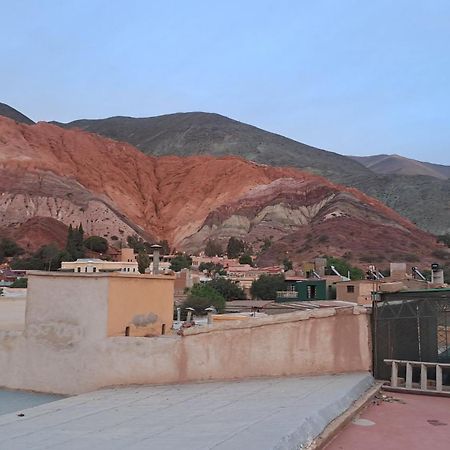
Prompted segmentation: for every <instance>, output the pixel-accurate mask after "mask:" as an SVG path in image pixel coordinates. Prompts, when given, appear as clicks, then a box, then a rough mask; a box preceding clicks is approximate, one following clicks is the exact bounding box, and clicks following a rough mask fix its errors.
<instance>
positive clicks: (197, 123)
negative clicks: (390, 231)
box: [58, 112, 450, 235]
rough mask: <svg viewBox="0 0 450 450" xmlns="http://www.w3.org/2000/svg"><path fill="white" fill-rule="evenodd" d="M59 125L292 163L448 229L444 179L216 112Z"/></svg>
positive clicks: (191, 151)
mask: <svg viewBox="0 0 450 450" xmlns="http://www.w3.org/2000/svg"><path fill="white" fill-rule="evenodd" d="M58 125H60V126H63V127H66V128H79V129H82V130H86V131H89V132H93V133H97V134H100V135H102V136H106V137H110V138H112V139H115V140H118V141H124V142H128V143H130V144H132V145H134V146H136V147H137V148H139V149H140V150H141V151H143V152H144V153H146V154H151V155H157V156H160V155H179V156H188V155H204V154H208V155H214V156H223V155H236V156H239V157H242V158H245V159H248V160H251V161H255V162H258V163H261V164H270V165H274V166H291V167H297V168H300V169H303V170H307V171H309V172H311V173H314V174H318V175H322V176H324V177H327V178H328V179H330V180H331V181H333V182H335V183H342V184H345V185H347V186H351V187H355V188H357V189H359V190H361V191H363V192H365V193H366V194H368V195H370V196H373V197H376V198H378V199H379V200H381V201H382V202H384V203H385V204H386V205H387V206H389V207H391V208H394V209H395V210H396V211H398V212H399V213H400V214H402V215H403V216H404V217H406V218H408V219H410V220H411V221H413V222H414V223H415V224H417V226H419V227H420V228H422V229H424V230H426V231H429V232H431V233H434V234H438V235H440V234H445V233H448V232H450V180H449V179H441V178H442V177H440V178H436V177H435V176H430V175H429V174H426V173H424V174H423V175H420V176H419V177H418V176H416V174H414V176H409V175H400V174H398V173H395V174H379V173H376V172H375V171H373V170H371V168H367V167H365V165H364V164H360V161H359V160H356V161H355V160H354V159H352V158H350V157H346V156H342V155H339V154H336V153H332V152H328V151H325V150H320V149H317V148H314V147H310V146H308V145H305V144H302V143H300V142H296V141H294V140H292V139H288V138H285V137H283V136H280V135H277V134H274V133H269V132H267V131H264V130H261V129H259V128H256V127H254V126H251V125H247V124H244V123H241V122H238V121H235V120H232V119H229V118H227V117H224V116H221V115H219V114H211V113H202V112H193V113H178V114H169V115H164V116H158V117H149V118H132V117H111V118H108V119H98V120H77V121H74V122H70V123H68V124H58ZM362 162H363V163H364V161H362ZM433 173H434V172H433Z"/></svg>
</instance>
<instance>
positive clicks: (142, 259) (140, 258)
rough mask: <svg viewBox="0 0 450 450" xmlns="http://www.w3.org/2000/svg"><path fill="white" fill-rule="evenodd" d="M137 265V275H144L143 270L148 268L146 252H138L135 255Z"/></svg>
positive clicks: (148, 258) (148, 260) (148, 261)
mask: <svg viewBox="0 0 450 450" xmlns="http://www.w3.org/2000/svg"><path fill="white" fill-rule="evenodd" d="M136 259H137V263H138V270H139V273H145V270H146V269H147V268H148V267H149V266H150V257H149V256H148V255H147V253H146V252H140V253H138V255H137V258H136Z"/></svg>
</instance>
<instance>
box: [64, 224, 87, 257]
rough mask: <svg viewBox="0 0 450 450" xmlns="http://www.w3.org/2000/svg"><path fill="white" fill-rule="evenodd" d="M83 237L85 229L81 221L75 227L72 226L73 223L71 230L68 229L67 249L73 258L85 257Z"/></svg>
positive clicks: (70, 226)
mask: <svg viewBox="0 0 450 450" xmlns="http://www.w3.org/2000/svg"><path fill="white" fill-rule="evenodd" d="M83 237H84V230H83V226H82V225H81V223H80V225H79V226H78V227H75V228H73V227H72V224H70V225H69V230H68V231H67V242H66V251H67V252H68V254H69V255H70V256H71V258H72V260H76V259H78V258H83V257H84V246H83Z"/></svg>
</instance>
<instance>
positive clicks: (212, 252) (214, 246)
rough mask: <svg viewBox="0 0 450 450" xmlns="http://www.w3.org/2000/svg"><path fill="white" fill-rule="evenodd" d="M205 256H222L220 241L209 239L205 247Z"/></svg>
mask: <svg viewBox="0 0 450 450" xmlns="http://www.w3.org/2000/svg"><path fill="white" fill-rule="evenodd" d="M205 255H206V256H210V257H212V256H222V255H223V248H222V245H221V244H220V242H219V241H217V240H215V239H208V241H207V242H206V246H205Z"/></svg>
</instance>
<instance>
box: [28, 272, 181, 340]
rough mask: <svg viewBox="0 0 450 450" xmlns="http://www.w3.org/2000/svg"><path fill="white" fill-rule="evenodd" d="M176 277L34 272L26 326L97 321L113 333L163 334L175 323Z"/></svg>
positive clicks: (101, 330)
mask: <svg viewBox="0 0 450 450" xmlns="http://www.w3.org/2000/svg"><path fill="white" fill-rule="evenodd" d="M173 291H174V277H171V276H163V275H161V276H156V275H142V274H131V273H130V274H128V273H127V274H120V273H99V272H96V273H92V272H91V273H83V272H82V273H78V272H39V271H31V272H28V302H27V307H26V317H25V321H26V325H27V326H30V325H33V324H35V323H38V322H39V323H41V322H44V321H45V322H52V323H60V324H63V323H66V322H68V321H69V322H70V323H71V324H75V323H77V324H78V326H80V327H82V328H83V327H85V326H86V324H87V323H88V322H92V321H95V323H97V326H96V327H95V328H96V329H97V331H98V332H99V333H101V334H102V335H105V336H107V337H111V336H159V335H161V334H165V333H166V332H168V331H169V330H170V329H171V328H172V323H173Z"/></svg>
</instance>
